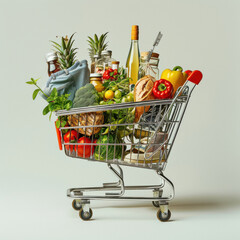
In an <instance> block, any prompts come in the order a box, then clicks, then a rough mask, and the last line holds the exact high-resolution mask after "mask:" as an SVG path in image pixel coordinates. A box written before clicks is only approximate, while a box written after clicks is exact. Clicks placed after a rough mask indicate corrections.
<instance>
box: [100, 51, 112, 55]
mask: <svg viewBox="0 0 240 240" xmlns="http://www.w3.org/2000/svg"><path fill="white" fill-rule="evenodd" d="M110 52H112V51H110ZM110 52H109V51H108V50H104V51H102V53H101V55H110Z"/></svg>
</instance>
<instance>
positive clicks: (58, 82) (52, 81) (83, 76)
mask: <svg viewBox="0 0 240 240" xmlns="http://www.w3.org/2000/svg"><path fill="white" fill-rule="evenodd" d="M89 75H90V73H89V69H88V64H87V60H82V61H81V62H79V61H77V62H76V63H75V64H74V65H73V66H72V67H70V68H68V69H66V70H61V71H59V72H56V73H53V74H52V75H51V76H50V78H49V79H48V81H47V84H46V87H45V89H44V90H43V91H44V93H45V94H46V95H48V96H49V95H50V94H51V92H52V90H53V88H56V89H57V91H58V94H59V95H62V94H66V93H68V94H70V96H69V99H70V100H72V101H73V99H74V96H75V92H76V90H78V89H79V88H80V87H83V86H84V85H86V84H87V83H89ZM41 96H42V97H43V98H44V99H47V98H46V96H45V95H43V94H41Z"/></svg>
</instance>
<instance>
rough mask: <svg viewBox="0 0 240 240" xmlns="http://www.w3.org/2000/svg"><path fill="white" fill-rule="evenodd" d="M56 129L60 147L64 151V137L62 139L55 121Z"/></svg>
mask: <svg viewBox="0 0 240 240" xmlns="http://www.w3.org/2000/svg"><path fill="white" fill-rule="evenodd" d="M55 128H56V133H57V139H58V147H59V149H60V150H62V137H61V132H60V130H59V128H57V125H56V121H55Z"/></svg>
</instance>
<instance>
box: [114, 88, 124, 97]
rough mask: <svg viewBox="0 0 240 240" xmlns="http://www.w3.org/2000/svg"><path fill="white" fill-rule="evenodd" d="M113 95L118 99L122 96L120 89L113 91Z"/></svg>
mask: <svg viewBox="0 0 240 240" xmlns="http://www.w3.org/2000/svg"><path fill="white" fill-rule="evenodd" d="M114 96H115V98H117V99H120V98H121V97H122V93H121V91H119V90H117V91H116V92H115V93H114Z"/></svg>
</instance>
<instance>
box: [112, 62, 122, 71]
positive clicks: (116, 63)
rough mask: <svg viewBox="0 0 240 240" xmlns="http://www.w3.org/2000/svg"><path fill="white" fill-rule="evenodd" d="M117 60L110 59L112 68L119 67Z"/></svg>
mask: <svg viewBox="0 0 240 240" xmlns="http://www.w3.org/2000/svg"><path fill="white" fill-rule="evenodd" d="M119 63H120V62H119V61H112V69H113V70H115V69H118V68H119Z"/></svg>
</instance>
